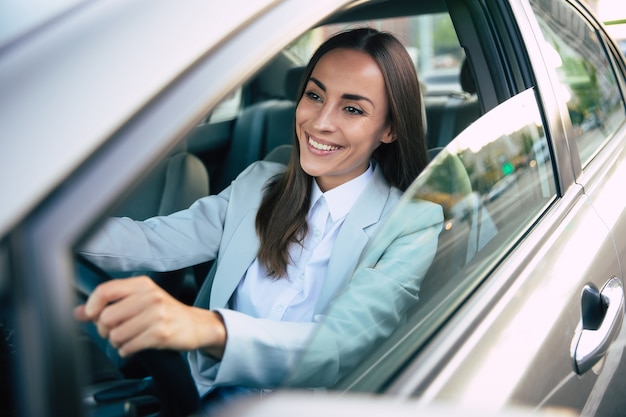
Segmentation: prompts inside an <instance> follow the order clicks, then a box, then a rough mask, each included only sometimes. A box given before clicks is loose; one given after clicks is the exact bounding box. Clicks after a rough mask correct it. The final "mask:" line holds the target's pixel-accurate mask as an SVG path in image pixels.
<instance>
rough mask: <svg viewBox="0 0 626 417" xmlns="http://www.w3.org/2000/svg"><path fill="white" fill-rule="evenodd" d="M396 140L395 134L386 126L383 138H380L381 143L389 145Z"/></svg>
mask: <svg viewBox="0 0 626 417" xmlns="http://www.w3.org/2000/svg"><path fill="white" fill-rule="evenodd" d="M395 140H396V134H395V133H394V132H393V129H392V128H391V126H387V128H386V129H385V132H384V133H383V137H382V138H380V142H381V143H391V142H393V141H395Z"/></svg>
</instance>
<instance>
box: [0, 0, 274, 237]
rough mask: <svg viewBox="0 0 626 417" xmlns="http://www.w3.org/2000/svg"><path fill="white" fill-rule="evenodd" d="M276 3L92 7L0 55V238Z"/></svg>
mask: <svg viewBox="0 0 626 417" xmlns="http://www.w3.org/2000/svg"><path fill="white" fill-rule="evenodd" d="M272 2H273V1H272V0H256V1H254V2H250V1H247V0H229V2H228V3H227V5H226V3H223V2H219V3H218V2H206V1H204V0H194V1H186V2H185V3H179V2H153V1H150V0H125V1H118V2H111V1H93V2H86V3H84V4H82V5H80V7H76V8H74V9H72V10H70V11H69V12H64V13H63V14H62V15H61V16H60V17H59V18H56V19H52V20H50V21H47V22H46V23H45V24H43V25H42V26H40V27H38V28H37V29H35V30H32V31H30V32H28V33H26V34H24V35H23V36H21V37H19V38H17V39H14V40H13V42H11V43H10V44H8V45H4V46H3V47H2V48H1V49H0V91H2V92H3V93H2V94H1V95H0V107H2V109H3V110H2V112H0V138H2V142H1V143H2V150H1V151H0V174H1V177H2V178H3V182H2V187H0V201H2V204H1V205H0V236H3V235H5V234H6V233H7V231H8V230H10V229H11V227H12V226H13V225H15V224H16V223H17V222H19V221H20V219H21V217H22V216H24V215H25V214H26V213H28V212H30V211H31V210H32V209H33V208H34V207H35V206H36V205H37V204H39V203H40V202H41V201H42V199H44V198H45V197H46V196H47V195H48V194H49V193H50V192H51V191H52V190H54V189H55V187H57V186H58V185H59V184H61V183H62V181H63V180H64V179H65V178H66V177H67V176H68V175H69V174H70V173H72V172H73V171H74V170H75V169H76V168H77V167H78V166H79V165H80V164H81V163H82V162H83V161H85V159H86V158H88V156H89V155H90V154H92V153H93V152H94V150H96V149H97V148H98V147H100V146H102V145H103V143H104V142H105V141H106V140H107V138H109V137H111V136H112V135H113V134H114V132H115V131H116V130H117V129H119V128H120V127H121V126H123V125H124V124H125V123H126V122H127V121H128V117H129V115H132V114H135V113H136V112H137V111H139V110H140V109H141V108H142V107H144V106H145V105H146V100H149V99H150V98H151V97H154V96H155V95H157V94H158V93H160V92H161V91H163V88H164V87H165V86H167V85H169V84H170V83H171V82H173V81H174V80H176V79H177V77H179V76H180V75H181V73H182V72H183V71H184V70H185V69H187V68H188V66H189V63H190V62H194V61H197V60H198V59H200V58H201V57H202V56H203V55H204V54H205V53H206V52H207V51H210V50H211V49H212V48H215V47H216V46H217V45H219V43H220V42H221V41H222V40H223V39H224V38H226V37H228V35H229V34H230V33H233V32H235V31H236V30H237V29H238V28H239V27H240V26H241V25H242V24H244V23H245V22H246V21H248V20H249V19H250V18H251V17H253V16H255V15H256V14H258V13H259V12H260V11H261V10H262V9H263V8H266V7H268V5H270V4H271V3H272ZM234 11H236V12H234ZM207 16H210V19H209V18H207ZM164 56H167V59H163V57H164ZM68 77H71V78H70V79H71V86H68V85H67V84H66V83H67V80H68ZM26 115H27V116H26Z"/></svg>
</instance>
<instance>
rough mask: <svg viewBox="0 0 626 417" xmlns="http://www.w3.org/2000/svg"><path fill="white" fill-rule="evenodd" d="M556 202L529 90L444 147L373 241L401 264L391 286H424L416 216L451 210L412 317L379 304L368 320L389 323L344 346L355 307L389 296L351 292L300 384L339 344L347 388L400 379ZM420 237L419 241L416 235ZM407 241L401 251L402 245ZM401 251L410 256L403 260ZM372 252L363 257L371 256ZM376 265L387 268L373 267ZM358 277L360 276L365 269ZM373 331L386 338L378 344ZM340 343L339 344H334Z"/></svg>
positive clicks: (313, 349)
mask: <svg viewBox="0 0 626 417" xmlns="http://www.w3.org/2000/svg"><path fill="white" fill-rule="evenodd" d="M555 199H556V182H555V176H554V172H553V166H552V160H551V155H550V152H549V145H548V140H547V138H546V133H545V129H544V126H543V123H542V119H541V116H540V113H539V107H538V104H537V101H536V97H535V91H534V90H533V89H529V90H526V91H525V92H522V93H520V94H519V95H517V96H515V97H513V98H511V99H509V100H508V101H506V102H504V103H502V104H501V105H499V106H497V107H496V108H494V109H493V110H491V111H490V112H489V113H487V114H485V115H484V116H483V117H481V118H480V119H478V120H477V121H476V122H475V123H473V124H472V125H471V126H470V127H468V128H467V129H466V130H465V131H463V132H462V133H461V134H460V135H459V136H458V137H456V138H455V139H454V140H453V141H452V142H451V143H450V144H449V145H448V146H447V147H446V148H445V149H443V150H442V151H441V152H440V153H439V154H438V155H437V156H436V157H435V158H434V159H433V161H432V162H431V163H430V164H429V165H428V166H427V168H426V169H425V170H424V171H423V172H422V174H420V176H419V177H418V178H417V179H416V180H415V182H414V183H413V184H412V185H411V186H410V187H409V189H408V190H407V191H406V192H405V194H404V195H403V198H402V200H401V202H400V203H399V204H398V205H397V207H396V208H394V211H393V213H392V214H391V216H390V218H389V219H388V221H387V222H386V223H385V224H384V226H382V227H381V229H380V230H379V233H378V234H377V235H376V236H375V237H373V238H372V240H371V245H370V246H369V248H370V249H369V250H374V249H373V248H377V247H378V246H380V245H386V244H388V246H387V250H386V252H385V255H386V256H390V257H392V258H393V260H392V261H393V262H394V263H395V264H396V265H401V266H402V267H398V268H392V271H391V273H390V274H389V275H391V276H388V275H386V278H388V280H389V283H390V284H391V285H399V286H400V287H402V288H405V289H409V288H411V287H412V286H415V285H416V283H415V282H414V281H413V280H415V277H414V276H413V275H412V274H413V273H414V272H415V271H412V267H411V265H416V268H417V265H418V264H419V262H420V259H422V258H423V257H424V256H429V255H428V254H427V253H425V252H424V248H423V246H422V245H423V243H424V240H423V239H422V238H421V237H420V233H421V232H422V231H421V230H417V231H416V230H415V228H414V225H413V224H412V223H413V221H412V220H410V219H413V218H416V217H419V216H417V215H416V214H414V212H415V211H416V210H418V208H419V207H420V204H419V202H423V201H428V202H431V203H435V204H437V205H438V206H440V207H441V209H442V211H443V215H444V222H443V224H442V225H441V228H440V230H437V231H436V233H438V238H437V237H435V239H437V240H438V243H437V249H436V254H435V256H434V259H433V261H432V262H431V264H430V267H429V268H428V270H427V272H426V273H425V276H424V278H423V280H422V281H421V283H417V287H419V291H418V293H417V294H415V297H414V298H413V299H412V300H413V301H412V302H411V303H409V304H408V305H401V306H398V305H395V306H394V308H392V310H393V309H395V312H396V313H397V312H398V311H400V312H402V314H404V315H405V316H404V317H401V316H400V315H395V316H394V317H393V318H392V317H387V316H386V313H385V311H384V309H382V310H381V309H380V308H378V307H376V308H373V309H372V310H373V311H374V312H372V311H368V314H366V316H373V315H375V314H377V312H378V314H380V317H374V318H373V319H372V322H371V323H369V324H370V326H369V327H367V328H366V329H360V330H361V332H358V333H355V334H354V336H353V337H352V338H350V340H349V341H345V340H342V335H341V334H336V333H335V332H340V331H342V326H341V325H340V324H339V323H338V322H337V320H341V319H342V317H343V316H344V314H346V311H349V312H351V314H353V315H355V314H356V313H355V309H358V308H361V307H360V306H369V305H375V304H377V301H379V297H380V294H384V291H383V290H382V289H379V291H375V292H360V293H357V292H355V291H358V290H353V289H348V290H346V291H345V292H344V293H342V294H340V295H339V296H338V297H337V299H336V301H335V304H334V305H333V306H332V307H331V309H330V310H329V313H328V315H327V316H326V318H325V320H322V323H323V324H322V326H320V330H319V333H318V334H317V335H316V336H315V337H314V338H313V341H312V343H311V346H310V351H307V353H305V354H304V355H303V359H302V361H303V364H302V366H301V367H296V369H295V371H294V375H295V376H294V379H293V381H294V383H297V380H298V377H297V375H298V372H300V369H306V361H307V359H308V358H309V357H308V356H307V354H308V355H311V356H312V357H313V356H315V355H316V354H319V351H320V350H321V349H324V347H323V346H337V349H338V353H337V354H338V355H340V356H341V355H346V357H349V359H346V361H348V362H350V363H351V366H353V367H354V370H352V371H350V372H351V374H349V375H347V376H345V375H344V379H343V380H342V381H341V382H340V383H339V385H338V387H340V388H345V387H349V386H351V384H354V383H355V382H354V381H358V382H356V383H358V384H365V385H364V386H361V387H359V388H357V389H369V388H368V387H371V386H374V385H376V384H378V383H381V382H380V381H382V380H384V378H385V375H386V374H387V373H393V371H394V369H395V368H394V366H400V364H401V363H402V361H403V360H404V359H406V357H407V355H411V354H413V353H414V349H415V348H416V347H419V346H420V344H421V343H424V341H425V340H426V339H427V338H428V337H430V336H432V334H433V332H434V331H435V330H436V329H437V327H438V326H439V325H440V324H441V323H443V321H445V320H446V319H447V318H449V315H450V314H451V312H452V311H453V310H454V309H455V308H456V307H458V306H459V305H460V303H462V302H463V300H464V299H465V297H466V296H467V295H468V294H469V293H470V292H471V291H473V289H475V288H476V286H477V285H478V284H479V283H480V282H481V281H482V280H484V279H485V277H486V276H487V275H488V274H489V272H490V271H491V270H492V269H493V268H494V267H495V265H496V264H497V263H498V261H499V260H501V259H502V258H503V257H504V255H505V254H506V253H507V252H508V251H509V250H511V248H512V247H513V245H515V243H516V242H517V241H518V240H519V239H520V237H521V236H522V235H523V234H524V233H525V232H527V231H528V230H529V229H530V228H531V227H532V226H533V224H534V223H535V222H536V221H537V219H538V218H539V216H541V214H542V213H543V212H544V211H545V210H546V209H547V207H548V206H549V205H550V204H551V203H552V202H553V201H555ZM412 234H414V236H415V239H413V240H412V239H411V238H409V239H407V236H411V235H412ZM435 236H437V235H436V234H435ZM400 240H402V242H403V243H402V245H396V244H395V243H396V242H398V241H400ZM388 242H391V243H390V244H389V243H388ZM393 248H395V249H393ZM378 249H379V248H378ZM396 249H397V250H398V253H400V254H401V255H400V256H396V257H394V253H393V250H396ZM367 251H368V249H366V251H365V253H364V255H363V258H367V256H368V255H367V253H368V252H367ZM385 255H384V256H385ZM384 256H383V259H381V260H379V261H378V262H379V263H381V264H385V265H388V264H389V260H390V258H389V259H387V262H384V261H385V259H384ZM407 265H408V266H407ZM376 268H381V266H378V264H377V265H375V266H373V269H374V270H376ZM405 272H406V274H405ZM421 275H424V274H423V273H422V274H421ZM352 279H353V280H357V279H359V272H358V270H357V272H356V273H355V275H354V276H353V278H352ZM420 284H421V285H420ZM351 287H352V288H354V287H356V288H358V285H356V286H354V285H352V284H351V285H350V286H348V288H351ZM351 292H352V293H351ZM385 302H386V303H389V305H390V306H391V305H393V304H394V302H396V300H394V299H392V298H389V299H387V300H386V301H385ZM367 308H368V309H369V307H367ZM348 314H350V313H348ZM356 315H357V316H359V315H358V314H356ZM343 318H344V319H345V317H343ZM346 322H349V321H346ZM390 333H391V336H389V334H390ZM372 334H378V336H380V339H379V340H375V338H374V339H372ZM359 335H363V339H359V337H360V336H359ZM333 338H335V339H337V340H340V342H338V343H329V340H332V339H333ZM363 340H365V341H366V343H362V341H363ZM326 349H328V347H326ZM346 369H350V368H349V367H347V368H346ZM368 369H369V370H371V369H375V370H376V371H375V373H374V374H373V376H372V378H373V381H374V382H371V381H372V380H371V379H370V380H369V382H368V378H363V376H362V374H363V373H364V372H369V371H366V370H368ZM387 375H390V374H387ZM368 384H370V385H368ZM372 389H373V388H372Z"/></svg>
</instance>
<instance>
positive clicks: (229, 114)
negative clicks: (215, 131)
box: [206, 87, 242, 123]
mask: <svg viewBox="0 0 626 417" xmlns="http://www.w3.org/2000/svg"><path fill="white" fill-rule="evenodd" d="M241 98H242V91H241V87H239V88H237V89H236V90H235V91H233V92H232V93H230V94H229V95H227V96H226V97H224V99H222V101H220V102H219V103H218V104H217V105H216V106H215V107H214V108H213V111H212V112H211V114H210V115H209V117H208V120H207V121H206V122H207V123H219V122H224V121H226V120H233V119H235V118H236V117H237V116H238V115H239V113H240V111H241V104H242V103H241Z"/></svg>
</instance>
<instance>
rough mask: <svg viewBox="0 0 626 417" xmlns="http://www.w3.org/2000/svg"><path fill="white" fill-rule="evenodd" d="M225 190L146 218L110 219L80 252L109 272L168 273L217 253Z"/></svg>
mask: <svg viewBox="0 0 626 417" xmlns="http://www.w3.org/2000/svg"><path fill="white" fill-rule="evenodd" d="M227 208H228V191H227V190H225V191H224V192H223V193H222V194H220V195H216V196H215V195H213V196H208V197H204V198H201V199H200V200H198V201H196V202H195V203H193V204H192V205H191V206H190V207H189V208H188V209H185V210H181V211H178V212H176V213H173V214H170V215H168V216H157V217H152V218H150V219H147V220H144V221H135V220H132V219H130V218H128V217H121V218H110V219H108V220H107V221H106V222H105V224H104V226H103V227H102V228H101V229H100V230H99V232H98V233H97V234H96V235H95V236H94V237H92V238H91V240H89V241H88V242H87V243H86V244H85V245H83V246H82V247H81V248H79V252H80V253H81V254H82V255H83V256H85V257H86V258H87V259H89V260H91V261H92V262H94V263H95V264H96V265H98V266H100V267H101V268H103V269H105V270H108V271H119V272H121V271H141V270H148V271H172V270H176V269H181V268H184V267H187V266H190V265H195V264H198V263H201V262H204V261H207V260H209V259H212V258H214V257H215V254H216V253H217V249H218V247H219V243H220V238H221V235H222V229H223V222H224V218H225V216H226V210H227Z"/></svg>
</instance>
